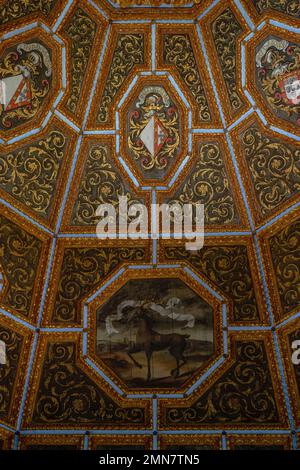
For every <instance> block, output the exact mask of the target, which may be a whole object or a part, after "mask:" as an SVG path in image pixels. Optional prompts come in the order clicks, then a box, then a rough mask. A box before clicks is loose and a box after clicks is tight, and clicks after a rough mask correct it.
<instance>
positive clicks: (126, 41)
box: [97, 34, 144, 123]
mask: <svg viewBox="0 0 300 470" xmlns="http://www.w3.org/2000/svg"><path fill="white" fill-rule="evenodd" d="M143 62H144V35H143V34H119V35H118V38H117V41H116V46H115V50H114V52H113V56H112V62H111V66H110V70H109V74H108V77H107V80H106V84H105V88H104V91H103V94H102V98H101V103H100V107H99V110H98V113H97V122H98V123H105V122H106V121H107V119H108V115H109V110H110V107H111V105H112V103H113V99H114V97H115V95H116V94H117V93H118V91H119V89H120V88H121V86H122V85H123V83H124V81H125V79H126V78H127V76H128V74H129V72H130V71H131V70H132V69H133V67H134V66H135V65H136V64H143Z"/></svg>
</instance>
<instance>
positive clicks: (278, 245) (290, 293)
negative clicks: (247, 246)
mask: <svg viewBox="0 0 300 470" xmlns="http://www.w3.org/2000/svg"><path fill="white" fill-rule="evenodd" d="M269 246H270V250H271V255H272V260H273V266H274V270H275V275H276V276H275V277H276V282H277V285H278V290H279V296H280V300H281V305H282V308H283V310H284V312H286V313H288V312H290V311H292V310H293V309H296V308H298V309H299V307H300V221H299V220H297V221H296V222H295V223H293V224H291V225H290V226H289V227H287V228H285V229H283V230H281V231H280V232H278V233H276V234H275V235H273V236H272V237H271V238H270V240H269Z"/></svg>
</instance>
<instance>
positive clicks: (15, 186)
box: [0, 130, 66, 217]
mask: <svg viewBox="0 0 300 470" xmlns="http://www.w3.org/2000/svg"><path fill="white" fill-rule="evenodd" d="M65 145H66V138H65V136H64V135H63V134H62V133H61V132H59V131H57V130H53V131H51V132H50V133H49V135H48V136H47V137H46V138H44V139H41V140H39V141H37V142H36V143H34V144H32V145H30V146H28V147H25V148H21V149H19V150H16V151H13V152H11V153H8V154H6V155H1V156H0V188H2V189H3V190H4V191H6V192H7V193H9V194H10V195H12V196H13V197H15V198H16V199H17V200H18V201H20V202H22V203H23V204H25V205H26V206H28V207H30V209H32V210H34V211H35V212H37V214H38V215H41V216H43V217H47V216H48V215H49V212H50V209H51V202H52V199H53V197H54V193H55V189H56V183H57V178H58V175H59V170H60V167H61V163H62V160H63V156H64V150H65Z"/></svg>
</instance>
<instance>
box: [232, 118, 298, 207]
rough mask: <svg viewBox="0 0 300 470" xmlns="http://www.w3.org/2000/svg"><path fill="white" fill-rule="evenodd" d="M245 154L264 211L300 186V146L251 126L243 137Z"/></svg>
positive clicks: (257, 196)
mask: <svg viewBox="0 0 300 470" xmlns="http://www.w3.org/2000/svg"><path fill="white" fill-rule="evenodd" d="M241 140H242V144H243V148H244V156H245V159H246V162H247V166H248V167H249V170H250V175H251V179H252V183H253V187H254V190H255V194H256V198H257V201H258V202H259V205H260V207H261V212H262V214H263V215H268V214H269V213H270V212H271V211H272V210H274V209H275V208H276V207H277V206H279V205H280V204H281V203H282V202H284V201H286V200H287V199H289V198H290V197H291V196H293V195H294V194H296V193H297V192H298V191H299V190H300V149H299V148H297V147H296V146H292V145H287V144H286V143H284V142H280V141H279V140H277V139H270V138H269V137H267V136H266V135H264V134H263V133H262V132H261V131H260V130H259V128H257V127H256V126H251V127H250V128H248V129H247V130H246V131H245V132H244V133H243V135H242V137H241Z"/></svg>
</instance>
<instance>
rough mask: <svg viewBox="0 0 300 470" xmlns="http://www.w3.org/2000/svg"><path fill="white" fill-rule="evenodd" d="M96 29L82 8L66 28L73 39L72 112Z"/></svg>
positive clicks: (69, 103)
mask: <svg viewBox="0 0 300 470" xmlns="http://www.w3.org/2000/svg"><path fill="white" fill-rule="evenodd" d="M96 29H97V26H96V23H95V22H94V21H93V20H92V19H91V18H90V17H89V16H88V15H87V13H85V12H84V11H83V10H82V9H81V8H78V9H77V10H76V12H75V13H74V15H73V16H72V18H71V20H70V21H69V23H68V25H67V28H66V33H67V35H68V36H69V38H70V39H71V90H70V96H69V98H68V101H67V108H68V110H69V111H71V112H72V113H75V111H76V108H77V105H78V101H79V97H80V92H81V89H82V85H83V81H84V77H85V74H86V69H87V66H88V62H89V58H90V54H91V52H92V48H93V43H94V37H95V34H96Z"/></svg>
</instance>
